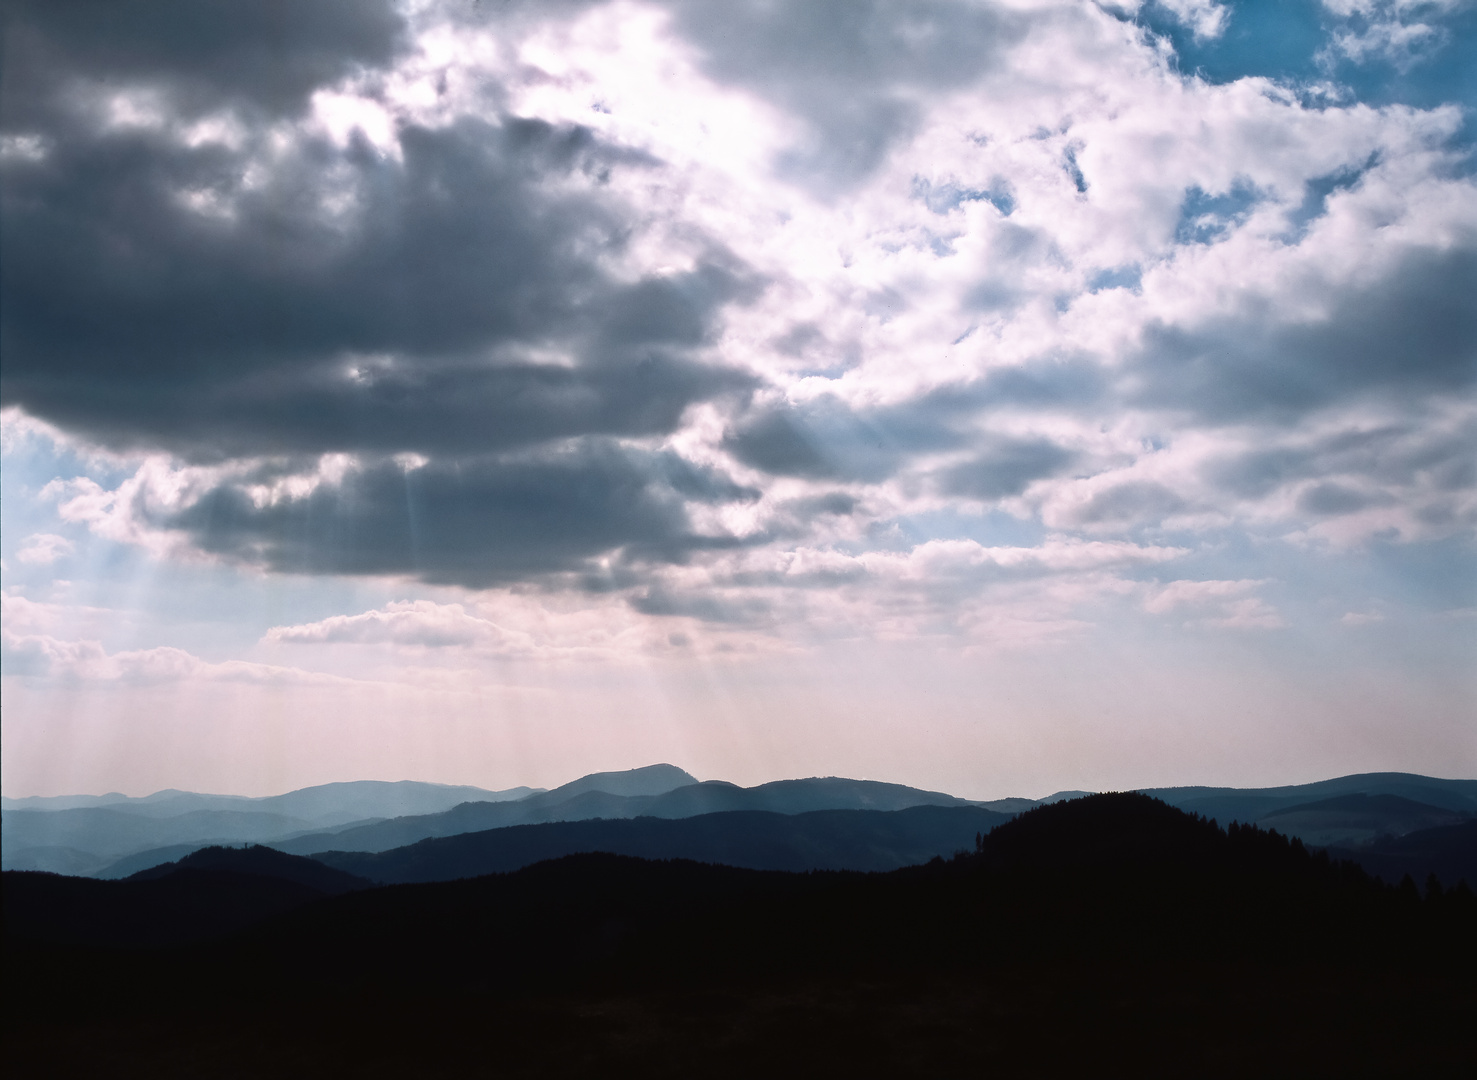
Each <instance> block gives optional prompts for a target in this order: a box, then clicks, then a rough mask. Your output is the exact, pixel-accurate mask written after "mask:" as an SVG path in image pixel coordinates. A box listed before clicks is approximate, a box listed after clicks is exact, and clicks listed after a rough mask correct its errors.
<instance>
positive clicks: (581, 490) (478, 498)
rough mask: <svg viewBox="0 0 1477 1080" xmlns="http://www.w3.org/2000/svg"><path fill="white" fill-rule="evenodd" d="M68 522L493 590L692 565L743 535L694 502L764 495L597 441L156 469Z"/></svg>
mask: <svg viewBox="0 0 1477 1080" xmlns="http://www.w3.org/2000/svg"><path fill="white" fill-rule="evenodd" d="M55 491H56V494H57V497H58V498H60V499H61V500H62V501H61V502H60V505H59V512H60V513H61V515H62V517H63V518H64V519H66V520H70V521H77V522H85V523H87V524H89V525H90V526H91V527H92V528H94V529H95V530H96V531H98V532H100V533H102V534H103V535H107V536H110V537H113V538H117V539H125V538H126V539H131V540H134V541H136V542H142V543H150V544H153V545H154V546H155V547H156V548H158V549H160V550H168V549H169V547H170V545H171V544H172V543H175V544H177V543H179V542H181V541H184V542H187V543H188V544H189V545H190V546H191V547H192V548H193V549H194V550H196V551H198V552H202V553H205V554H207V555H212V556H217V557H222V558H226V559H229V560H232V561H236V562H240V563H245V564H248V565H256V566H262V567H265V568H268V569H272V570H277V571H284V572H291V573H308V574H325V573H327V574H384V575H411V576H415V577H419V578H420V579H422V580H425V581H429V582H445V583H454V584H463V585H473V586H481V587H485V586H489V585H494V584H497V583H499V582H504V581H510V580H519V579H524V578H529V577H538V576H541V575H550V574H558V573H568V572H575V571H582V570H589V569H593V568H594V566H595V560H597V558H599V557H601V556H609V557H610V558H611V559H613V560H614V563H615V564H616V565H621V564H632V565H639V564H642V563H664V562H679V561H682V560H684V559H686V558H688V557H689V556H690V555H691V554H692V553H693V552H695V551H701V550H707V549H713V548H719V547H724V546H732V545H733V544H736V543H740V542H742V538H740V537H736V536H733V535H725V534H717V535H714V534H702V533H699V532H698V531H696V530H695V529H694V528H693V525H692V522H691V520H690V518H689V514H688V511H687V509H686V507H687V504H688V502H689V501H692V502H697V503H703V502H710V503H712V502H724V501H732V500H745V499H748V498H752V493H751V492H749V491H748V490H747V489H745V488H742V487H740V486H738V485H735V484H733V483H732V482H731V481H730V480H728V479H727V478H726V477H725V476H723V475H721V474H716V473H713V472H711V471H708V470H704V469H702V468H699V467H696V466H693V465H691V464H690V463H687V462H684V461H682V460H681V459H679V458H676V457H675V456H673V455H668V454H652V453H643V452H636V451H629V450H625V449H623V448H621V447H619V446H617V445H614V444H611V443H606V442H602V441H588V442H584V443H581V444H577V445H575V446H573V447H570V448H568V449H566V450H563V451H560V452H554V453H548V454H542V455H535V456H524V457H517V458H498V457H491V456H488V457H480V458H475V459H454V460H452V461H449V462H448V461H425V462H422V461H419V460H411V459H404V458H400V459H389V460H385V459H378V460H375V459H370V460H367V461H360V460H356V459H351V458H344V459H337V460H329V461H319V462H317V463H314V467H313V468H311V469H303V470H298V471H287V472H285V473H284V472H283V471H280V470H274V469H271V468H268V467H263V466H260V465H258V466H252V467H247V466H242V467H239V468H235V469H231V470H222V469H210V468H194V469H184V470H173V469H170V468H168V467H165V466H162V465H161V464H159V463H157V462H156V463H152V464H150V465H146V466H145V467H143V468H141V469H140V470H139V471H138V472H137V473H136V474H135V475H134V476H133V477H131V478H130V479H129V480H128V481H126V482H125V483H124V484H123V485H120V487H118V488H117V489H114V490H112V491H107V490H104V489H102V488H100V487H99V486H98V485H96V484H95V483H93V482H91V481H88V480H82V481H76V482H73V483H71V484H68V485H62V486H60V487H57V488H56V489H55Z"/></svg>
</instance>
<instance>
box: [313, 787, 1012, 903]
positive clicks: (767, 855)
mask: <svg viewBox="0 0 1477 1080" xmlns="http://www.w3.org/2000/svg"><path fill="white" fill-rule="evenodd" d="M1010 820H1011V815H1009V814H1002V813H999V812H998V811H994V810H986V809H984V808H983V807H978V806H913V807H909V808H908V809H906V810H810V811H806V812H804V813H799V814H780V813H775V812H774V811H769V810H725V811H720V812H718V813H713V814H699V815H696V816H693V817H684V818H654V817H639V818H626V819H616V820H609V819H594V820H587V821H556V822H547V823H544V824H538V825H511V826H508V827H505V828H501V829H488V830H486V831H483V832H471V833H462V834H460V835H457V836H445V837H435V838H432V839H427V840H421V841H419V842H418V843H415V844H410V845H408V846H406V847H400V848H394V849H392V850H390V851H384V852H348V851H329V852H319V853H317V854H315V855H313V856H312V857H313V858H314V859H317V860H318V861H319V862H322V863H324V864H326V865H328V866H332V867H336V868H338V869H340V870H344V871H347V872H348V873H351V874H354V875H356V876H357V877H361V878H367V879H369V880H371V881H375V882H380V883H383V884H395V883H402V882H425V881H454V880H456V879H458V878H467V877H478V876H480V875H482V874H496V873H507V872H509V871H513V870H521V869H522V868H523V867H525V866H530V865H532V864H533V863H536V862H542V861H544V860H546V859H557V858H561V857H563V856H565V855H575V854H580V853H583V852H590V851H601V852H607V853H609V854H613V855H633V856H636V857H638V858H645V859H691V860H693V861H694V862H705V863H720V864H722V865H724V866H737V867H741V868H744V869H749V870H787V871H792V872H797V871H808V870H859V871H887V870H897V869H899V868H901V867H904V866H914V865H917V864H919V863H925V862H927V861H928V860H930V859H932V858H934V857H935V856H943V857H948V856H951V855H953V854H954V853H955V852H958V851H967V850H970V849H971V848H972V847H973V846H974V842H975V840H976V838H977V837H978V836H979V835H980V834H981V833H988V832H989V831H990V830H991V829H993V828H995V827H996V826H997V825H1002V824H1004V823H1005V822H1007V821H1010Z"/></svg>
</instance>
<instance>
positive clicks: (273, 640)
mask: <svg viewBox="0 0 1477 1080" xmlns="http://www.w3.org/2000/svg"><path fill="white" fill-rule="evenodd" d="M262 640H263V642H264V643H268V644H274V645H340V644H348V645H402V646H412V647H418V648H427V649H437V648H448V647H459V648H465V647H476V648H481V649H486V650H489V651H494V652H512V653H517V652H525V653H526V652H530V651H532V649H533V642H532V639H531V638H530V636H529V635H528V634H525V633H520V632H517V631H511V630H505V629H504V628H503V627H501V626H498V625H497V624H496V623H494V622H491V621H489V620H487V619H480V618H478V617H477V616H475V615H471V614H468V612H467V611H466V609H465V608H464V607H463V606H462V605H461V604H437V603H433V602H431V601H429V600H406V601H398V602H393V603H390V604H388V605H386V606H385V608H384V609H383V610H375V611H366V612H364V613H363V614H360V615H335V616H333V617H332V618H328V619H323V620H321V621H319V622H315V623H306V624H303V625H300V626H274V627H272V628H271V629H270V630H268V631H267V633H266V635H265V636H264V637H263V638H262Z"/></svg>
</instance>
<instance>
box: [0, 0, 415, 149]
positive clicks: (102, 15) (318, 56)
mask: <svg viewBox="0 0 1477 1080" xmlns="http://www.w3.org/2000/svg"><path fill="white" fill-rule="evenodd" d="M398 6H399V5H397V4H395V3H392V2H390V0H290V2H282V3H250V2H243V0H148V2H147V3H142V2H136V0H123V2H120V0H55V2H45V0H38V2H31V3H26V2H21V0H7V2H6V3H4V4H3V6H0V27H3V40H4V74H3V93H0V100H3V104H0V113H3V116H4V123H5V126H6V127H7V128H9V129H16V128H20V129H24V128H25V127H26V126H27V125H29V124H34V123H44V122H46V121H47V120H49V119H52V118H54V115H55V113H54V110H55V107H56V105H57V103H58V102H57V99H58V97H60V96H62V95H64V94H65V93H66V92H67V91H68V90H69V89H72V88H73V84H75V83H77V82H87V83H91V84H94V85H97V86H101V87H107V86H112V87H117V86H119V85H125V84H126V85H143V86H148V87H151V88H155V89H158V90H162V91H165V92H167V93H168V94H169V96H170V97H171V99H172V100H173V101H174V103H175V104H176V106H177V107H178V108H180V109H181V110H182V111H184V112H186V113H196V112H201V111H207V110H211V109H216V108H220V107H223V106H237V107H244V108H248V109H254V110H261V111H264V112H267V113H273V114H285V113H294V112H297V111H299V110H300V109H302V107H303V106H304V104H305V103H306V101H307V98H308V97H309V95H311V94H312V92H313V91H314V90H316V89H318V88H319V87H321V86H325V85H328V84H331V83H334V82H337V81H338V80H339V79H341V78H343V77H344V76H346V75H349V74H351V73H353V72H354V71H356V70H357V69H359V68H360V67H363V66H377V65H382V64H385V63H387V62H388V61H389V60H390V59H391V58H392V57H393V56H394V54H395V53H396V51H397V50H398V49H399V48H400V47H401V46H402V45H403V44H404V38H403V31H404V29H405V27H404V24H403V20H402V19H401V17H400V15H399V13H398V12H397V10H396V9H397V7H398Z"/></svg>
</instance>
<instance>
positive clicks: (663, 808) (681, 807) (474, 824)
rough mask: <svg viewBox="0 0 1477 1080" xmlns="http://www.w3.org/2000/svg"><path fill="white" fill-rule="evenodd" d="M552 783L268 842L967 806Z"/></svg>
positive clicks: (851, 784)
mask: <svg viewBox="0 0 1477 1080" xmlns="http://www.w3.org/2000/svg"><path fill="white" fill-rule="evenodd" d="M564 790H565V789H564V788H555V789H554V790H553V791H546V792H543V793H542V794H539V795H531V796H529V797H528V798H526V799H519V800H518V801H517V802H511V803H496V804H490V803H465V804H463V805H461V806H458V807H455V808H454V809H452V810H448V811H446V812H445V813H442V814H428V815H424V816H420V817H413V818H411V817H407V818H396V819H394V820H392V821H382V822H375V823H372V824H368V825H363V826H359V827H357V828H350V829H344V830H337V831H334V832H324V833H312V834H308V835H303V836H297V837H294V838H292V839H290V840H286V841H283V842H282V843H280V844H275V845H273V846H275V847H277V848H279V849H280V850H282V851H289V852H291V853H293V854H294V855H311V854H313V853H314V852H317V851H325V850H329V849H333V850H339V851H371V852H372V851H388V850H390V849H391V848H397V847H403V846H405V845H406V844H413V843H415V842H416V841H419V840H425V839H429V838H431V837H437V836H456V835H459V834H461V833H468V832H481V831H484V830H487V829H499V828H507V827H509V826H513V825H533V824H539V823H542V822H552V821H586V820H591V819H594V818H636V817H653V818H687V817H695V816H697V815H699V814H713V813H719V812H723V811H735V810H763V811H768V812H770V813H775V814H799V813H804V812H806V811H810V810H904V809H907V808H908V807H910V806H971V805H974V804H972V803H970V802H969V801H968V800H966V799H958V798H955V797H954V796H952V795H946V794H944V793H943V792H938V791H923V790H921V789H919V788H910V787H906V786H904V785H902V784H886V783H882V782H880V781H876V780H847V779H844V778H842V777H834V776H832V777H813V778H810V779H806V780H776V781H772V782H771V783H768V784H760V785H758V786H757V787H752V788H743V787H739V786H738V785H737V784H730V783H728V782H726V781H723V780H706V781H702V782H698V783H692V784H688V785H687V786H685V787H678V788H673V789H672V790H670V791H667V792H664V793H663V794H660V795H613V794H610V793H609V792H605V791H600V790H586V791H582V792H580V793H579V794H576V795H574V796H573V797H571V798H563V797H561V796H562V793H563V792H564Z"/></svg>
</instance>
